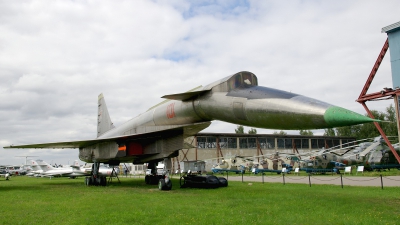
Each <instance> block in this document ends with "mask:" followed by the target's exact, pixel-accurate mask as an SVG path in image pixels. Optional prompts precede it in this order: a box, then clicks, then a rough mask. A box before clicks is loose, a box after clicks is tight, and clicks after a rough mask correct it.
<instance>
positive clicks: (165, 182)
mask: <svg viewBox="0 0 400 225" xmlns="http://www.w3.org/2000/svg"><path fill="white" fill-rule="evenodd" d="M156 165H157V162H156V163H149V164H148V169H149V170H151V172H150V174H147V175H146V176H145V178H144V180H145V182H146V184H153V185H154V184H158V189H159V190H161V191H169V190H171V189H172V181H171V179H169V170H168V169H167V168H170V167H171V160H170V159H164V166H165V167H164V169H163V172H162V175H159V174H157V168H156Z"/></svg>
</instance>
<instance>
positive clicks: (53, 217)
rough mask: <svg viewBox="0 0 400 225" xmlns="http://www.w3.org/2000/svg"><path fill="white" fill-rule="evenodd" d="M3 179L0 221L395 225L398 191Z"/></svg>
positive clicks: (399, 212)
mask: <svg viewBox="0 0 400 225" xmlns="http://www.w3.org/2000/svg"><path fill="white" fill-rule="evenodd" d="M121 182H122V183H120V184H119V183H117V182H115V180H113V182H112V183H111V184H110V185H108V186H107V187H86V186H85V185H84V179H83V178H77V179H75V180H73V179H68V178H53V179H48V178H30V177H25V176H13V177H12V178H11V180H10V181H5V180H4V178H3V179H1V178H0V206H1V209H2V210H1V212H0V224H57V225H59V224H398V223H399V221H400V195H399V194H400V188H399V187H385V188H384V189H383V190H382V189H380V188H376V187H354V186H348V187H346V188H344V189H342V188H341V187H340V186H336V185H313V187H312V188H310V187H309V186H308V185H306V184H286V185H282V184H281V183H265V184H262V183H253V184H252V185H249V184H248V183H242V182H234V181H230V182H229V186H228V187H226V188H218V189H190V188H187V189H180V188H179V180H178V179H173V188H172V190H171V191H159V190H158V189H157V186H149V185H146V184H144V178H143V177H142V178H141V179H138V178H121Z"/></svg>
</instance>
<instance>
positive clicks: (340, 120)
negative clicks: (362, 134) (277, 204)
mask: <svg viewBox="0 0 400 225" xmlns="http://www.w3.org/2000/svg"><path fill="white" fill-rule="evenodd" d="M163 98H166V99H167V100H165V101H163V102H161V103H160V104H158V105H155V106H153V107H152V108H150V109H149V110H147V111H146V112H144V113H142V114H140V115H139V116H137V117H135V118H133V119H131V120H129V121H127V122H126V123H124V124H122V125H121V126H119V127H115V126H114V125H113V123H112V122H111V118H110V116H109V113H108V110H107V106H106V102H105V100H104V97H103V94H100V95H99V97H98V117H97V118H98V120H97V121H98V126H97V138H95V139H90V140H81V141H67V142H55V143H42V144H27V145H15V146H14V145H11V146H8V147H5V148H79V158H80V159H81V160H82V161H85V162H90V163H93V170H92V172H91V176H90V177H88V178H87V179H86V181H85V182H86V184H87V185H105V177H104V176H101V175H100V174H99V165H100V163H106V164H110V165H119V163H121V162H133V163H135V164H139V163H140V164H142V163H148V165H149V166H148V168H149V169H152V174H156V164H157V163H158V162H159V161H162V160H164V165H165V167H166V170H167V174H168V173H169V171H171V168H172V163H171V158H172V157H176V156H178V154H179V150H180V149H182V148H183V143H184V139H185V138H186V137H188V136H192V135H194V134H196V133H198V132H199V131H201V130H203V129H205V128H206V127H208V126H209V125H210V124H211V121H212V120H221V121H225V122H229V123H234V124H239V125H244V126H251V127H259V128H269V129H295V130H299V129H321V128H331V127H338V126H348V125H355V124H360V123H366V122H372V121H375V120H373V119H371V118H369V117H365V116H362V115H360V114H357V113H354V112H351V111H349V110H346V109H343V108H340V107H337V106H333V105H330V104H328V103H325V102H321V101H319V100H315V99H312V98H308V97H305V96H301V95H298V94H295V93H291V92H286V91H281V90H277V89H273V88H268V87H262V86H258V79H257V77H256V76H255V75H254V74H253V73H250V72H246V71H243V72H239V73H236V74H234V75H231V76H228V77H225V78H223V79H221V80H217V81H215V82H213V83H211V84H209V85H207V86H205V87H201V86H200V87H198V88H195V89H193V90H191V91H189V92H185V93H179V94H172V95H165V96H163ZM148 176H150V175H148ZM146 177H147V176H146ZM160 178H161V179H160ZM151 179H156V180H159V187H160V185H161V187H160V189H162V190H165V189H167V190H168V189H170V187H171V185H170V184H169V182H170V181H169V179H166V180H163V179H164V177H158V176H155V177H154V178H151Z"/></svg>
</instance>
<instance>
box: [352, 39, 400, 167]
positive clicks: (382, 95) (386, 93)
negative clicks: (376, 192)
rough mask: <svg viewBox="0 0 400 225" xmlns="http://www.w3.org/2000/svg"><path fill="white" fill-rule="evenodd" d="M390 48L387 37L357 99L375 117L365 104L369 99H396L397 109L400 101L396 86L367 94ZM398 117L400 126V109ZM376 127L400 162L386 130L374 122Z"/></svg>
mask: <svg viewBox="0 0 400 225" xmlns="http://www.w3.org/2000/svg"><path fill="white" fill-rule="evenodd" d="M388 49H389V41H388V39H386V41H385V44H384V45H383V47H382V50H381V52H380V53H379V56H378V59H377V60H376V62H375V64H374V67H373V68H372V71H371V73H370V74H369V77H368V79H367V82H366V83H365V85H364V88H363V89H362V91H361V93H360V96H359V97H358V99H357V100H356V101H357V102H359V103H360V104H361V105H362V106H363V107H364V109H365V110H366V111H367V113H368V115H369V116H370V117H371V118H374V116H373V115H372V113H371V111H370V110H369V109H368V107H367V105H366V104H365V103H366V102H367V101H371V100H378V99H379V100H383V99H393V98H394V99H396V101H395V102H396V109H398V101H397V99H399V96H400V89H398V88H396V89H395V90H394V89H392V88H384V89H383V90H382V91H379V92H375V93H371V94H367V91H368V89H369V87H370V86H371V83H372V81H373V79H374V77H375V75H376V72H377V71H378V69H379V66H380V65H381V63H382V60H383V58H384V57H385V54H386V52H387V50H388ZM396 112H397V113H396V117H397V126H398V127H399V113H398V111H396ZM374 124H375V127H376V128H377V129H378V131H379V133H380V134H381V136H382V138H383V139H384V140H385V142H386V144H387V145H388V146H389V148H390V150H391V151H392V153H393V155H394V156H395V157H396V159H397V161H398V162H399V163H400V157H399V155H398V154H397V152H396V150H395V149H394V148H393V146H392V144H391V143H390V141H389V139H388V138H387V136H386V134H385V132H383V130H382V128H381V126H380V125H379V123H378V122H374Z"/></svg>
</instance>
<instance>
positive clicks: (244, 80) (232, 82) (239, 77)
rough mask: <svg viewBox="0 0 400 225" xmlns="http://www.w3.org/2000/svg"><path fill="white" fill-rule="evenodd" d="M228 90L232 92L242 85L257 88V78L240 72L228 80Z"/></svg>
mask: <svg viewBox="0 0 400 225" xmlns="http://www.w3.org/2000/svg"><path fill="white" fill-rule="evenodd" d="M227 83H228V88H229V90H233V89H235V88H238V87H240V86H243V85H251V86H257V85H258V83H257V77H256V76H255V75H254V74H252V73H249V72H240V73H237V74H235V75H234V76H232V77H231V78H230V79H229V80H228V82H227Z"/></svg>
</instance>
